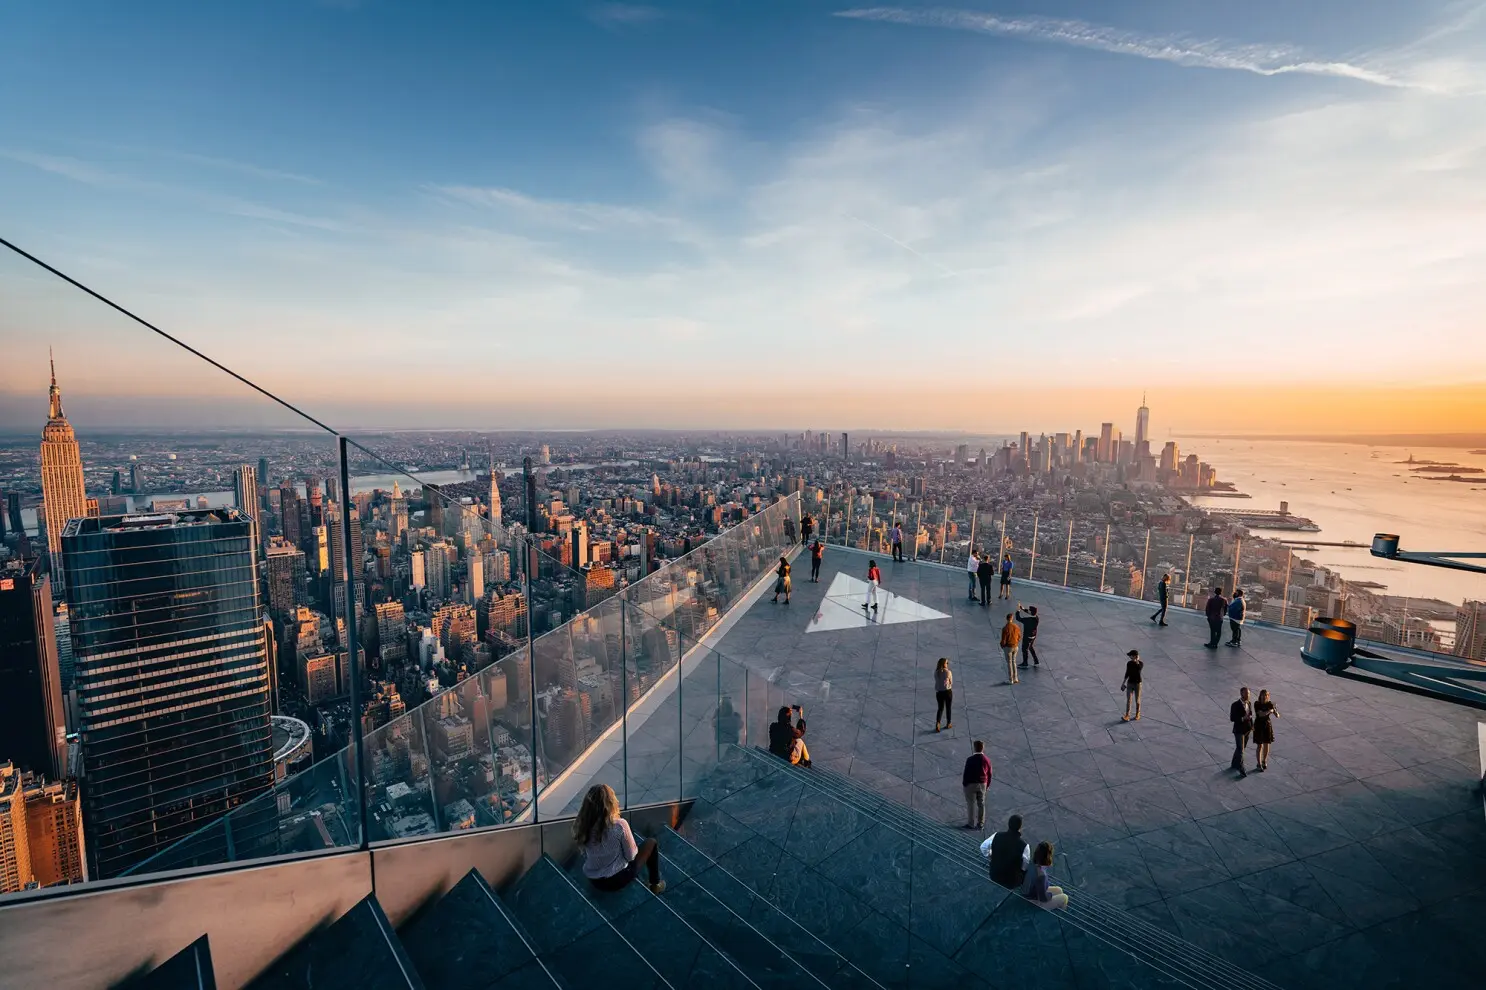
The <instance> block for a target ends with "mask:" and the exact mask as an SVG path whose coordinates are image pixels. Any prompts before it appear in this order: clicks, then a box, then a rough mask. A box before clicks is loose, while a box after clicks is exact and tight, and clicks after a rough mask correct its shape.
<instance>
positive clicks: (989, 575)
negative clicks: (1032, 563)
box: [965, 550, 1016, 606]
mask: <svg viewBox="0 0 1486 990" xmlns="http://www.w3.org/2000/svg"><path fill="white" fill-rule="evenodd" d="M999 570H1000V573H1001V587H1000V591H999V593H998V594H997V597H998V598H1010V597H1011V574H1012V571H1014V570H1016V564H1015V563H1013V562H1012V559H1011V554H1007V555H1006V556H1005V557H1003V558H1002V559H1001V566H1000V568H999ZM996 572H997V566H996V558H995V556H994V555H993V554H982V553H980V552H979V551H978V550H972V551H970V559H969V560H967V561H966V562H965V574H966V575H967V576H968V577H969V578H970V601H972V602H973V601H976V600H977V599H976V597H975V591H976V588H977V586H978V587H979V588H980V598H979V599H978V600H979V601H980V603H981V604H982V605H987V606H988V605H990V603H991V582H992V581H994V580H995V579H996Z"/></svg>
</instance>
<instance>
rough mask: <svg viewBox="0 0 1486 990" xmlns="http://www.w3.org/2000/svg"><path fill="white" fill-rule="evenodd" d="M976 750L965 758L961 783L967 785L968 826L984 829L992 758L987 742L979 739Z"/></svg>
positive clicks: (966, 825)
mask: <svg viewBox="0 0 1486 990" xmlns="http://www.w3.org/2000/svg"><path fill="white" fill-rule="evenodd" d="M974 747H975V752H974V753H971V754H970V755H969V756H968V757H967V758H966V759H965V772H964V773H963V774H961V775H960V783H961V784H963V785H964V787H965V813H966V814H967V815H968V816H969V818H970V820H969V821H968V822H966V823H965V827H966V828H973V829H976V830H977V831H983V830H984V829H985V827H986V788H988V787H990V786H991V758H990V757H989V756H987V755H986V744H985V743H983V742H981V741H980V740H979V739H977V740H975V743H974Z"/></svg>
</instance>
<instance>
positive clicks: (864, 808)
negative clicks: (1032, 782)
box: [745, 750, 1278, 990]
mask: <svg viewBox="0 0 1486 990" xmlns="http://www.w3.org/2000/svg"><path fill="white" fill-rule="evenodd" d="M745 752H746V753H747V756H748V757H749V759H751V760H753V761H755V763H757V764H758V765H759V766H760V767H761V768H762V769H763V770H764V771H765V772H766V773H779V774H782V775H784V776H786V777H788V778H790V779H793V780H799V781H800V782H801V783H803V784H804V785H805V786H808V787H810V788H813V789H815V790H818V791H820V792H821V793H824V794H828V795H830V796H831V797H833V798H835V799H836V800H838V801H841V802H842V803H844V804H846V805H849V806H850V807H852V808H854V809H856V810H857V811H859V812H860V813H861V814H863V815H866V816H868V817H869V818H872V819H873V820H875V821H878V822H880V823H881V824H883V825H884V826H886V827H888V828H890V829H893V830H894V831H896V832H898V833H900V834H901V835H903V836H904V837H905V838H907V839H909V840H910V841H912V842H913V843H915V844H917V845H921V846H924V847H926V848H928V849H932V850H934V851H935V852H936V853H938V854H940V855H942V856H943V857H945V859H947V860H950V861H952V862H954V863H956V864H958V865H960V866H963V867H964V868H965V869H966V870H968V871H971V872H974V873H977V874H979V875H980V876H981V877H982V878H983V880H984V882H985V883H986V884H988V885H989V884H990V883H991V881H990V878H989V876H988V875H987V872H986V861H985V860H984V859H983V858H982V857H981V855H980V849H979V842H980V839H979V837H978V836H976V837H973V838H972V837H968V836H966V835H964V833H962V832H958V831H955V830H951V829H947V828H946V827H945V825H944V824H943V823H942V822H939V821H935V820H933V819H930V818H926V817H924V816H923V815H920V814H918V813H917V812H915V811H913V810H911V809H909V808H905V807H903V806H902V805H900V804H897V803H896V802H893V801H889V800H887V799H886V798H883V797H881V796H880V795H878V794H877V793H876V792H875V791H872V790H870V789H868V788H866V787H864V786H862V785H861V784H860V783H858V782H857V781H855V780H852V779H851V778H850V777H848V776H846V775H844V774H841V773H838V772H836V771H834V770H827V769H825V768H822V767H818V766H813V767H810V768H808V769H806V768H803V767H796V766H792V765H790V764H788V763H785V762H784V761H782V760H779V759H778V758H776V757H774V756H772V755H770V754H768V753H766V752H762V751H759V750H747V751H745ZM1054 882H1056V883H1057V884H1058V885H1059V886H1061V887H1062V888H1063V891H1064V892H1065V893H1067V894H1068V907H1067V908H1065V909H1064V910H1062V911H1057V912H1051V914H1052V916H1053V917H1056V918H1058V919H1059V920H1060V921H1062V922H1063V923H1064V924H1065V925H1067V926H1069V927H1071V928H1073V929H1075V930H1076V931H1079V932H1081V933H1083V934H1085V935H1087V936H1088V937H1090V938H1092V939H1096V940H1098V941H1100V942H1102V943H1104V944H1106V945H1109V946H1111V947H1113V948H1116V949H1118V950H1119V951H1121V952H1123V953H1126V954H1127V955H1129V956H1130V957H1131V958H1132V959H1135V960H1138V961H1139V962H1140V963H1142V964H1144V965H1145V966H1147V967H1149V968H1150V970H1151V971H1153V973H1159V974H1161V975H1162V976H1164V977H1166V978H1167V979H1169V980H1170V981H1173V982H1175V983H1176V984H1179V985H1181V986H1186V987H1192V988H1196V990H1208V988H1213V990H1219V988H1223V990H1278V988H1277V987H1276V986H1275V985H1274V984H1272V983H1270V982H1268V981H1267V980H1264V979H1261V978H1260V977H1257V976H1255V975H1253V974H1252V973H1249V972H1247V971H1245V970H1243V969H1240V968H1239V967H1237V966H1234V965H1233V964H1232V963H1229V962H1227V961H1226V960H1224V959H1221V958H1219V957H1218V956H1215V955H1213V954H1212V953H1209V952H1207V951H1205V950H1203V949H1201V948H1199V947H1197V946H1195V945H1193V944H1192V943H1190V942H1188V941H1186V940H1184V939H1182V938H1180V937H1178V936H1176V935H1174V934H1172V933H1171V932H1168V931H1166V930H1165V929H1162V928H1159V927H1157V926H1156V925H1153V924H1150V923H1149V922H1146V921H1144V920H1142V919H1140V918H1139V917H1137V916H1135V915H1133V914H1130V913H1129V912H1127V911H1124V910H1121V909H1119V908H1117V907H1114V906H1113V905H1110V904H1107V903H1104V902H1102V901H1100V900H1099V899H1098V898H1096V897H1093V896H1091V895H1089V894H1086V893H1084V892H1082V891H1080V890H1079V889H1078V888H1076V887H1074V886H1073V885H1071V884H1068V883H1065V882H1063V881H1062V880H1057V879H1055V881H1054ZM1034 910H1039V909H1036V908H1034Z"/></svg>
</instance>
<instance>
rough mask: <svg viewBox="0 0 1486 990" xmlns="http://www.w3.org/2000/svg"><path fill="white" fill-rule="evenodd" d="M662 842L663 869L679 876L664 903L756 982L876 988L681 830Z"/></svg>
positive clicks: (837, 954) (667, 893)
mask: <svg viewBox="0 0 1486 990" xmlns="http://www.w3.org/2000/svg"><path fill="white" fill-rule="evenodd" d="M662 842H663V843H664V845H665V850H666V856H667V863H668V866H667V869H668V870H669V871H670V873H671V875H672V876H673V877H677V876H679V878H680V880H681V883H680V884H679V885H673V886H672V887H671V889H669V890H667V892H666V899H667V902H668V903H670V904H671V906H672V907H674V908H675V909H676V910H677V911H679V912H681V913H682V914H683V915H684V916H685V917H686V918H687V920H689V921H690V922H691V923H692V924H693V925H695V926H696V927H697V930H698V931H701V932H702V933H703V934H704V935H706V936H707V938H708V939H709V940H710V941H711V942H712V943H713V944H714V945H716V946H718V947H719V948H721V949H723V950H724V951H725V952H727V953H728V955H730V956H731V957H732V958H733V959H734V960H736V961H737V962H738V964H739V965H740V966H741V967H742V968H743V969H744V970H745V971H746V972H748V974H749V975H750V976H751V977H753V979H754V981H755V982H756V983H758V984H759V985H760V986H766V987H774V986H777V987H796V986H815V987H842V988H846V987H864V986H865V987H873V986H880V985H879V984H877V983H876V981H874V980H872V979H871V978H870V977H868V976H867V975H866V974H865V973H863V972H861V970H859V969H857V968H856V967H855V966H853V965H852V964H851V963H850V962H849V961H848V960H846V959H845V958H844V957H842V956H841V955H840V954H839V953H838V952H836V951H835V950H834V949H832V948H831V947H830V946H828V945H827V944H826V943H825V942H822V941H821V940H820V939H819V938H817V937H816V936H814V935H812V934H811V933H810V932H809V930H808V929H806V928H805V927H804V926H802V925H800V924H799V923H797V922H796V921H795V920H794V919H792V918H791V917H789V915H787V914H785V913H784V912H782V911H780V910H779V909H778V908H777V907H775V906H774V905H773V904H771V903H769V901H767V900H765V899H764V898H762V897H760V896H759V895H758V894H756V893H754V892H753V891H752V890H749V889H748V887H747V886H745V885H744V884H743V883H742V882H741V881H739V880H738V879H737V878H736V877H734V876H733V875H732V874H730V873H728V872H727V871H726V870H725V869H723V868H722V867H721V866H718V865H717V863H716V862H714V861H713V860H712V859H711V858H710V857H708V856H707V854H706V853H704V852H702V851H701V850H700V849H698V848H697V847H696V846H694V845H692V844H691V843H689V842H687V841H686V839H685V838H683V837H682V836H681V835H680V834H679V833H677V832H675V831H673V830H671V829H666V830H665V832H664V833H663V834H662Z"/></svg>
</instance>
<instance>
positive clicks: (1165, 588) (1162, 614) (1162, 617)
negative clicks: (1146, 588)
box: [1151, 574, 1171, 626]
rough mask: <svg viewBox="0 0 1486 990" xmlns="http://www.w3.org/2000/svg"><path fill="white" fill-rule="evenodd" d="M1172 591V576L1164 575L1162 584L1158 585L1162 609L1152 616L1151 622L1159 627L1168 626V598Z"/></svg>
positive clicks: (1157, 591)
mask: <svg viewBox="0 0 1486 990" xmlns="http://www.w3.org/2000/svg"><path fill="white" fill-rule="evenodd" d="M1170 590H1171V575H1170V574H1162V575H1161V583H1160V584H1158V585H1156V596H1157V597H1158V598H1159V600H1160V602H1161V607H1160V608H1158V609H1156V611H1155V613H1154V614H1153V615H1152V616H1151V621H1152V622H1155V623H1157V624H1159V625H1163V626H1164V625H1166V597H1167V595H1168V594H1169V593H1170Z"/></svg>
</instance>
